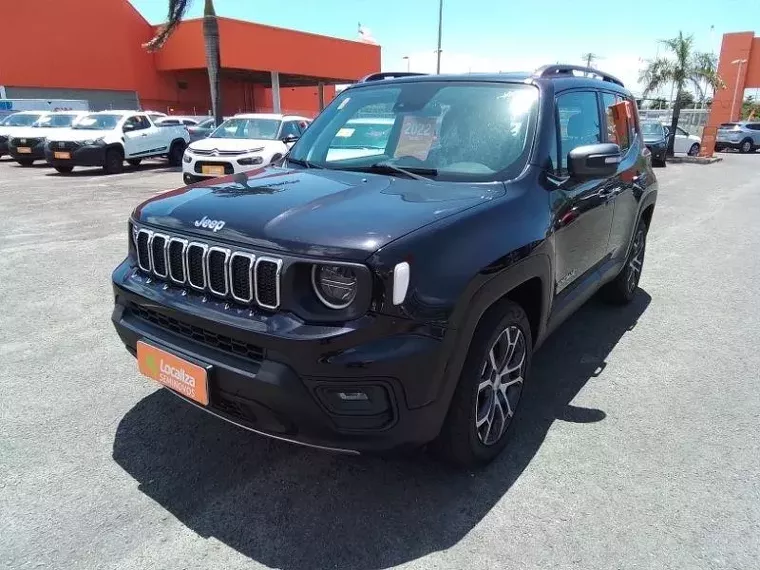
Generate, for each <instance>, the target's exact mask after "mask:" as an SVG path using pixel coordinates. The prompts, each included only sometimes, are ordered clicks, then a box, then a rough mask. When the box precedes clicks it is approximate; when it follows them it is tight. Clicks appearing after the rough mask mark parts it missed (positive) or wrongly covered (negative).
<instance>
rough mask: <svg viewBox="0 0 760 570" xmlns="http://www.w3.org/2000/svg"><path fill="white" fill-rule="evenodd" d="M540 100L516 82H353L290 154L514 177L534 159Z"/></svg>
mask: <svg viewBox="0 0 760 570" xmlns="http://www.w3.org/2000/svg"><path fill="white" fill-rule="evenodd" d="M537 102H538V90H537V89H536V88H535V87H532V86H529V85H523V84H512V83H482V82H479V83H465V82H461V83H459V82H457V83H451V82H438V81H416V82H409V83H402V84H389V85H372V86H367V87H358V88H353V89H347V90H345V91H344V92H342V93H341V94H340V95H339V96H338V97H337V98H336V99H335V100H334V101H333V102H332V103H331V104H330V105H329V106H328V107H327V109H325V110H324V111H323V112H322V114H320V115H319V117H317V119H316V120H315V121H314V123H313V124H312V125H311V126H310V127H309V128H308V129H307V130H306V131H305V132H304V134H303V136H302V137H301V138H300V140H299V141H298V142H297V143H296V144H295V146H294V147H293V149H292V150H291V152H290V158H291V159H294V160H296V161H299V160H300V161H306V162H307V163H308V164H309V165H311V166H320V167H323V168H333V169H344V170H353V169H359V170H360V169H362V168H365V169H366V168H371V167H372V166H373V165H376V164H378V163H385V164H386V165H392V166H394V167H400V168H406V169H409V168H412V169H419V170H420V171H422V170H425V171H426V175H428V176H430V177H432V178H436V179H442V180H459V181H485V180H497V179H499V180H501V179H504V178H510V177H514V176H516V175H517V174H519V172H520V171H521V170H522V168H523V167H524V166H525V163H526V161H527V155H528V153H529V150H530V143H531V141H532V137H533V131H534V129H535V122H536V113H537ZM349 149H353V150H354V151H357V150H359V151H360V152H348V150H349Z"/></svg>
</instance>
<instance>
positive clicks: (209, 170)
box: [201, 164, 224, 176]
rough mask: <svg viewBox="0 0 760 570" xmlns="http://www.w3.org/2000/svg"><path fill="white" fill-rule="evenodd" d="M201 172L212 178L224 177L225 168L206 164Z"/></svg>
mask: <svg viewBox="0 0 760 570" xmlns="http://www.w3.org/2000/svg"><path fill="white" fill-rule="evenodd" d="M201 172H202V173H203V174H210V175H212V176H224V166H221V165H220V166H210V165H208V164H204V165H203V166H201Z"/></svg>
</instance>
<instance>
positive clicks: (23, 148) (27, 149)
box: [16, 146, 32, 154]
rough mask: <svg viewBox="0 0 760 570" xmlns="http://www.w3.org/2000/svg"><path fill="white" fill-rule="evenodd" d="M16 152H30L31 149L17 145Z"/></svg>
mask: <svg viewBox="0 0 760 570" xmlns="http://www.w3.org/2000/svg"><path fill="white" fill-rule="evenodd" d="M16 152H18V153H19V154H32V149H31V148H30V147H28V146H19V147H16Z"/></svg>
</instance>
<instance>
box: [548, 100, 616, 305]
mask: <svg viewBox="0 0 760 570" xmlns="http://www.w3.org/2000/svg"><path fill="white" fill-rule="evenodd" d="M557 113H558V124H559V127H560V133H561V134H560V141H559V144H560V148H559V149H558V157H557V164H558V165H559V169H560V173H561V174H567V154H568V153H569V152H570V151H571V150H572V149H574V148H576V147H578V146H584V145H589V144H597V143H600V142H602V131H601V120H600V113H599V103H598V100H597V93H596V92H595V91H570V92H565V93H563V94H561V95H559V96H558V97H557ZM551 200H552V212H553V213H554V216H553V229H554V241H555V254H556V255H555V275H554V277H555V290H556V292H557V293H559V292H561V291H563V290H564V289H566V288H568V287H569V286H571V285H572V284H573V283H574V282H577V281H578V280H579V279H580V278H582V277H583V276H584V275H587V274H588V273H589V272H590V271H591V270H593V269H594V268H595V267H597V266H598V265H600V264H601V263H602V261H604V259H605V257H606V256H607V243H608V239H609V235H610V228H611V226H612V204H611V203H610V201H609V196H608V179H605V178H601V179H598V180H589V181H585V182H578V183H573V181H572V180H568V181H567V182H566V183H565V184H564V185H563V187H562V188H561V189H559V190H555V191H554V192H552V197H551Z"/></svg>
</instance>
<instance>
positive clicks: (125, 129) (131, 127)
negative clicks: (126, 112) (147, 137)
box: [121, 123, 135, 133]
mask: <svg viewBox="0 0 760 570" xmlns="http://www.w3.org/2000/svg"><path fill="white" fill-rule="evenodd" d="M121 130H122V132H125V133H128V132H130V131H134V130H135V125H133V124H132V123H127V124H125V125H124V126H123V127H122V128H121Z"/></svg>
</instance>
